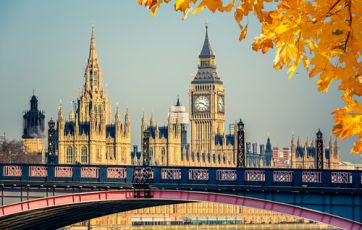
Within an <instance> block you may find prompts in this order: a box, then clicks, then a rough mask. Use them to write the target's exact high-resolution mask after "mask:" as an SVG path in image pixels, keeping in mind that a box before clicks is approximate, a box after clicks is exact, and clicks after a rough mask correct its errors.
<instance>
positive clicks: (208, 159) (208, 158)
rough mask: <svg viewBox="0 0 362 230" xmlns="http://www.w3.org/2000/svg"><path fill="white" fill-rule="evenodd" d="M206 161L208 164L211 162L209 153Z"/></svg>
mask: <svg viewBox="0 0 362 230" xmlns="http://www.w3.org/2000/svg"><path fill="white" fill-rule="evenodd" d="M207 161H208V162H209V163H210V161H211V157H210V153H208V154H207Z"/></svg>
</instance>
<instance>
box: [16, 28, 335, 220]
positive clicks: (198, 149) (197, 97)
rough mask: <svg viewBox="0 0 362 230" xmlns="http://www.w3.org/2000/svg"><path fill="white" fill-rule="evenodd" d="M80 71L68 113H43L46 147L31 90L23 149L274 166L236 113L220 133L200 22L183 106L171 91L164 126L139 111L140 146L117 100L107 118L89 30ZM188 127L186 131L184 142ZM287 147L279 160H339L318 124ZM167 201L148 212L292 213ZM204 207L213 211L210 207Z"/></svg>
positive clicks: (69, 156)
mask: <svg viewBox="0 0 362 230" xmlns="http://www.w3.org/2000/svg"><path fill="white" fill-rule="evenodd" d="M83 79H84V84H83V88H82V91H81V93H80V95H79V97H78V98H77V101H76V105H75V106H74V108H72V110H71V112H70V114H69V118H68V119H67V118H66V117H65V116H64V112H63V107H62V105H60V107H59V110H58V119H57V121H56V122H54V121H53V120H50V121H49V123H48V126H49V129H48V139H49V140H52V143H55V144H54V145H51V144H50V141H48V142H49V143H48V150H47V151H46V148H45V145H46V142H47V140H46V131H45V116H44V112H42V111H40V110H39V109H38V99H37V97H36V96H35V95H33V96H32V97H31V100H30V110H29V111H27V112H26V113H25V114H24V115H23V136H22V137H23V143H24V149H25V151H26V152H27V153H28V154H39V155H41V156H42V162H44V163H45V162H47V163H59V164H109V165H140V164H142V162H144V160H145V159H142V158H143V154H141V153H143V152H144V151H145V149H144V148H147V152H148V159H147V160H148V162H149V164H150V165H151V166H152V165H155V166H206V167H250V168H253V167H258V168H259V167H280V166H279V165H278V164H277V159H275V158H276V157H275V156H277V157H278V153H277V154H275V153H274V150H275V148H272V145H271V141H270V139H269V138H268V140H267V142H266V144H265V145H264V144H261V145H259V146H258V145H257V144H256V143H250V142H246V129H245V125H244V123H243V122H242V121H241V120H240V121H238V122H235V124H233V125H231V127H233V128H231V129H230V132H229V133H226V131H225V113H226V112H227V111H226V110H225V89H224V85H223V81H222V79H221V78H220V77H219V75H218V73H217V70H216V62H215V54H214V52H213V50H212V48H211V45H210V41H209V37H208V27H207V26H206V33H205V40H204V43H203V46H202V49H201V52H200V54H199V63H198V67H197V73H196V75H195V77H194V79H193V80H192V81H191V83H190V89H189V102H188V103H189V113H187V112H186V107H185V106H184V105H182V104H181V103H180V101H179V99H177V102H176V103H175V105H173V106H171V107H170V109H169V111H168V121H167V125H166V126H158V124H157V123H156V122H155V119H154V117H153V116H151V117H150V121H149V122H147V119H146V116H145V114H143V117H142V124H141V131H142V132H141V134H140V136H141V140H142V143H141V150H140V151H138V150H137V147H136V146H134V147H133V148H131V118H130V116H129V113H128V111H127V112H126V114H124V117H123V118H122V117H121V114H120V112H119V110H118V108H117V109H116V113H115V115H114V119H113V114H112V107H111V104H110V102H109V98H108V97H107V93H106V92H105V90H104V87H103V76H102V71H101V68H100V64H99V59H98V57H97V52H96V43H95V33H94V30H92V35H91V44H90V50H89V57H88V61H87V65H86V68H85V72H84V76H83ZM187 130H190V131H191V135H190V136H191V138H190V142H188V138H187V137H188V134H187ZM279 155H280V154H279ZM287 155H290V157H289V156H288V157H287V158H286V159H285V161H286V163H285V164H284V165H283V166H282V167H292V168H308V169H309V168H311V169H312V168H318V167H319V168H320V167H322V168H329V169H335V168H337V167H338V164H339V153H338V145H337V141H334V142H333V141H332V140H330V141H329V144H328V146H326V145H325V144H324V142H323V136H322V133H321V132H320V131H319V132H318V133H317V135H316V140H315V141H314V140H312V141H311V142H308V141H307V142H306V143H305V144H304V145H301V144H300V140H299V138H298V140H297V141H295V140H294V137H292V140H291V146H290V150H288V152H287ZM318 156H319V158H320V157H322V158H323V161H322V164H323V165H322V166H321V165H318V164H319V161H318ZM170 207H171V206H170ZM172 207H173V208H168V207H155V208H151V209H154V210H153V212H152V213H153V214H154V215H156V214H159V215H160V216H165V213H168V214H169V217H170V216H173V217H175V216H177V215H178V216H187V215H188V216H192V215H194V216H195V215H197V216H226V217H229V218H231V217H232V218H237V217H238V218H240V219H242V221H243V222H244V223H248V222H253V223H257V222H260V223H280V222H293V221H297V218H294V217H290V216H286V215H280V214H275V213H272V212H267V211H261V210H254V209H250V208H239V207H238V208H236V207H229V206H226V205H220V204H203V203H194V204H191V203H190V204H182V205H172ZM151 209H145V210H144V211H142V210H141V211H140V210H138V211H133V212H130V213H131V214H132V215H133V216H134V215H138V216H143V217H144V216H150V213H149V212H150V211H149V210H151ZM147 210H148V211H147ZM185 210H189V212H186V211H185ZM210 210H213V211H214V212H212V213H209V212H210ZM131 214H129V215H131ZM256 214H258V215H259V217H258V218H256V217H255V215H256ZM117 215H119V214H115V215H113V216H114V218H118V217H117ZM107 218H108V219H109V218H112V216H109V217H107ZM107 218H106V217H104V219H103V220H108V219H107ZM98 221H99V219H98ZM101 222H102V221H101Z"/></svg>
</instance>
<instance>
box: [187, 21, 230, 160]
mask: <svg viewBox="0 0 362 230" xmlns="http://www.w3.org/2000/svg"><path fill="white" fill-rule="evenodd" d="M189 103H190V123H191V154H196V155H199V154H201V155H202V154H212V153H214V152H215V151H216V146H215V145H216V143H215V138H216V136H218V135H219V136H223V137H224V136H225V131H224V123H225V109H224V106H225V105H224V85H223V82H222V81H221V79H220V77H219V76H218V74H217V72H216V62H215V55H214V52H213V50H212V48H211V45H210V41H209V35H208V27H207V26H206V34H205V40H204V44H203V47H202V50H201V53H200V55H199V65H198V72H197V74H196V76H195V78H194V79H193V80H192V82H191V87H190V91H189Z"/></svg>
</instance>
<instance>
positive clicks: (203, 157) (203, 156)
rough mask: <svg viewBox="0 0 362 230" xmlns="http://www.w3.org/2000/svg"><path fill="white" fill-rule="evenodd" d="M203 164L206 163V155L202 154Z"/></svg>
mask: <svg viewBox="0 0 362 230" xmlns="http://www.w3.org/2000/svg"><path fill="white" fill-rule="evenodd" d="M202 162H205V153H202Z"/></svg>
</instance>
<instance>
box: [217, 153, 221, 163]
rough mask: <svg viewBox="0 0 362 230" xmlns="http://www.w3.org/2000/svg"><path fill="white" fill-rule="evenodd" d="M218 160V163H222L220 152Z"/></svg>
mask: <svg viewBox="0 0 362 230" xmlns="http://www.w3.org/2000/svg"><path fill="white" fill-rule="evenodd" d="M217 161H218V163H219V164H220V163H221V157H220V154H218V155H217Z"/></svg>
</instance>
